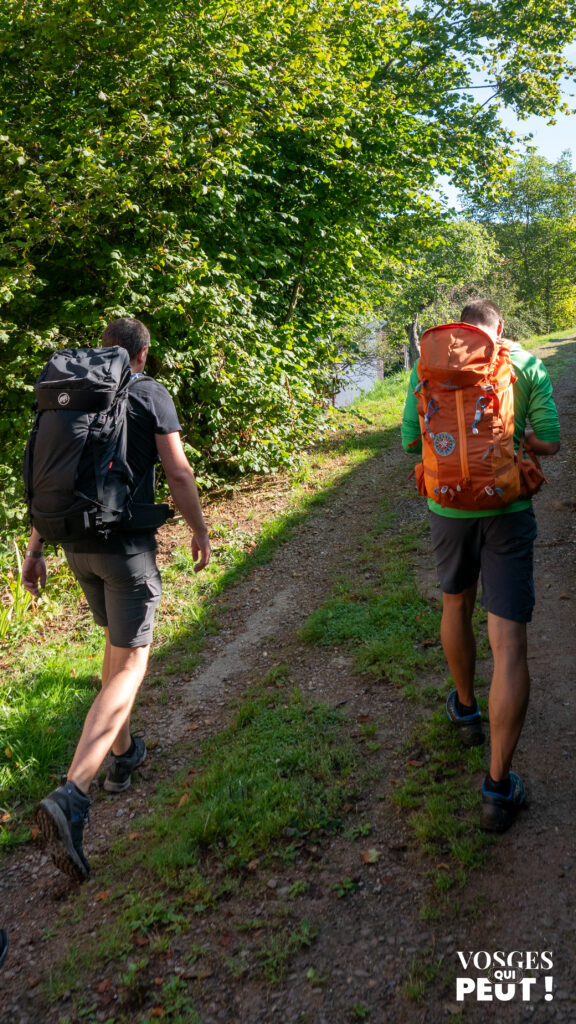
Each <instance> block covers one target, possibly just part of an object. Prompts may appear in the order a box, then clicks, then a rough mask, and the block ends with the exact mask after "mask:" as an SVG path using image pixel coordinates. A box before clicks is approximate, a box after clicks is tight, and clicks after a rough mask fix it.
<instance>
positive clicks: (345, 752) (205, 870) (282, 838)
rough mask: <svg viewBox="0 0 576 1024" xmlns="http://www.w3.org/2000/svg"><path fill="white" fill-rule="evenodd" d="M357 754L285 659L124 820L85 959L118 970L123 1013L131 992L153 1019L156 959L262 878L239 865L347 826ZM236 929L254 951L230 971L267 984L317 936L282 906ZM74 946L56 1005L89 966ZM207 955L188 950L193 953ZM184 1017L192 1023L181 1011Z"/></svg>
mask: <svg viewBox="0 0 576 1024" xmlns="http://www.w3.org/2000/svg"><path fill="white" fill-rule="evenodd" d="M360 760H361V750H360V744H359V743H356V742H355V741H354V740H353V739H352V737H351V735H350V729H349V726H348V722H347V719H346V716H345V714H344V713H343V712H342V711H340V710H334V709H333V708H329V707H327V706H324V705H319V704H313V703H310V702H308V701H305V700H304V699H303V697H302V695H301V694H300V693H299V691H298V690H296V689H295V688H294V687H293V685H292V683H291V681H290V679H289V678H288V677H287V674H286V671H285V670H284V669H283V668H282V667H281V666H279V667H277V668H275V669H272V670H271V672H270V673H269V674H268V676H267V677H266V678H265V679H264V680H263V681H262V683H261V684H260V685H259V686H257V687H255V688H253V689H252V690H251V691H249V692H248V693H247V694H246V695H245V697H244V698H243V700H242V701H241V702H240V704H239V706H238V708H237V711H236V714H235V716H234V719H233V721H232V722H231V724H230V726H229V727H228V728H227V729H225V730H224V731H223V732H222V733H220V734H218V735H216V736H214V737H212V738H210V739H208V740H206V741H205V742H204V744H203V746H202V750H201V753H200V756H199V757H198V759H197V760H196V761H195V762H194V763H193V764H191V765H190V768H191V769H192V772H191V771H190V768H189V769H187V770H186V771H183V772H181V773H180V774H179V775H178V776H176V777H175V778H173V779H172V780H171V781H170V782H168V783H166V784H165V785H164V786H163V787H162V788H161V789H160V790H159V792H158V793H157V794H156V797H155V799H154V809H153V812H152V813H150V814H148V815H146V817H144V818H142V819H141V820H134V821H133V822H132V823H131V825H132V828H134V829H135V830H137V832H138V835H139V839H138V844H134V843H131V842H130V841H129V840H128V839H127V838H123V839H121V840H118V841H117V842H116V843H115V845H114V847H113V850H112V857H111V860H112V861H114V862H115V863H118V861H119V860H121V862H122V865H123V874H122V883H121V885H116V887H115V888H113V887H112V886H113V883H112V881H110V880H109V879H108V878H107V876H106V873H105V870H104V871H101V877H100V884H101V885H102V886H106V885H108V884H109V885H110V889H109V891H106V890H104V891H105V896H104V898H103V899H102V900H101V901H100V906H101V910H102V920H101V922H100V925H98V923H97V921H96V920H93V921H92V927H93V929H94V932H93V934H91V936H90V940H89V946H90V951H89V961H90V966H91V968H92V970H93V969H94V965H95V963H98V962H99V963H100V964H101V965H103V964H106V965H108V966H106V974H107V975H111V974H112V975H114V972H116V971H121V972H123V975H124V977H123V978H121V979H120V1003H119V1007H120V1008H121V1009H124V1008H126V1007H127V1006H128V1005H131V1004H130V999H131V998H132V996H133V997H134V998H138V999H141V1000H142V1006H143V1010H142V1012H143V1014H144V1015H143V1017H142V1019H143V1020H148V1017H146V1016H145V1012H146V1009H145V1007H146V1006H147V1001H148V1000H149V997H150V992H151V991H152V989H151V982H150V977H151V976H152V977H153V972H154V969H155V968H153V966H152V957H153V956H158V955H159V956H162V955H163V954H164V953H166V952H167V951H169V949H170V946H171V942H172V939H173V938H176V937H177V936H179V935H186V934H191V933H192V934H196V932H197V928H196V925H195V920H198V919H199V918H202V917H205V916H207V915H208V916H209V915H212V914H214V915H215V916H214V918H211V917H210V916H209V920H214V921H215V922H216V923H218V922H221V920H222V918H221V916H217V915H218V914H219V910H220V906H221V904H225V903H226V902H227V901H228V900H229V898H230V896H231V895H233V894H235V893H242V892H243V890H244V888H245V887H246V888H248V889H250V890H253V888H254V886H258V884H260V885H261V884H262V882H261V880H260V881H259V876H258V875H254V873H253V872H251V871H247V870H246V868H247V866H248V864H255V863H257V864H258V865H259V866H260V865H261V866H262V867H266V865H267V864H270V863H272V864H275V865H278V864H279V863H280V862H282V861H283V860H285V862H286V863H288V862H289V861H290V859H291V857H290V856H288V857H286V858H285V859H284V858H283V857H282V853H283V851H286V852H287V853H289V852H290V850H291V848H292V847H293V844H294V842H295V841H296V840H299V841H302V840H303V839H304V838H308V839H310V840H313V841H314V842H317V841H318V840H319V838H320V837H321V835H322V834H323V833H324V832H332V831H333V830H336V829H341V828H342V826H343V823H344V821H345V817H346V813H347V811H346V808H347V807H348V806H349V801H350V794H351V793H352V792H355V791H356V790H357V787H358V785H361V784H362V771H363V769H362V765H361V764H360V763H359V762H360ZM307 888H308V883H306V882H302V881H300V880H298V881H297V882H294V883H293V884H292V885H291V886H290V887H289V890H288V892H287V895H286V901H287V905H289V906H290V908H293V907H294V906H295V904H294V903H293V901H294V900H295V899H297V898H298V897H299V896H302V895H304V894H305V893H306V891H307ZM93 898H94V894H93V893H90V892H88V891H87V892H84V891H82V892H81V893H79V894H77V896H76V898H75V912H77V913H78V915H79V919H82V917H83V915H85V914H86V913H89V912H90V911H89V907H93V906H94V904H93V903H92V902H91V901H93ZM288 915H289V916H290V925H288V923H287V917H288ZM93 916H94V915H93ZM235 930H236V931H237V932H238V933H243V932H244V933H251V932H252V933H255V934H256V936H257V938H256V940H255V942H254V948H253V949H252V951H251V953H250V958H246V959H244V958H243V957H241V956H239V955H235V956H231V957H229V958H228V959H227V961H226V966H227V967H228V969H229V971H230V972H231V973H232V974H233V976H234V977H237V976H241V975H243V974H244V973H246V972H247V971H250V972H251V973H253V974H254V975H255V976H256V977H260V978H263V979H264V980H265V981H266V982H267V983H268V984H276V983H277V982H278V981H280V980H281V979H282V978H284V976H285V974H286V971H287V969H288V967H289V965H290V962H291V960H292V959H293V957H294V956H295V955H296V953H297V952H298V951H300V950H301V949H304V948H307V947H308V946H310V945H311V944H312V942H313V941H314V938H315V934H316V930H315V928H314V926H313V924H312V923H311V922H310V921H309V920H308V919H307V918H302V919H300V920H298V919H297V918H294V914H293V913H292V911H290V912H289V911H288V909H287V906H286V908H285V909H284V907H283V906H281V907H280V908H278V909H277V910H276V911H275V916H273V918H272V920H270V917H269V915H268V916H267V918H266V920H265V922H263V921H262V920H261V918H258V919H251V920H250V921H248V922H247V921H246V920H245V919H243V920H242V921H241V922H240V923H239V924H238V925H237V926H236V928H235ZM260 931H262V933H263V935H262V936H260V935H259V934H258V933H259V932H260ZM264 933H265V934H264ZM142 944H143V945H146V953H147V955H146V957H145V958H144V959H143V958H142ZM75 953H76V955H77V960H76V962H77V973H76V975H75V976H74V973H73V971H72V965H71V963H70V961H69V959H68V958H67V959H65V960H64V962H63V964H62V965H61V967H60V968H59V969H57V970H55V971H54V972H53V973H52V976H51V979H50V985H49V992H48V994H49V995H50V998H51V999H52V1001H57V1000H58V999H59V998H61V996H62V994H63V992H64V991H67V990H73V991H79V990H80V989H81V987H82V983H81V978H82V976H83V974H84V973H85V972H86V971H87V970H88V963H87V960H86V958H85V953H83V952H82V951H81V950H80V951H79V952H78V951H75ZM203 953H204V949H203V947H200V946H198V945H195V946H194V947H193V958H192V959H193V960H196V959H198V957H199V956H202V955H203ZM148 957H149V958H150V965H149V963H148ZM144 960H146V963H144ZM126 965H128V966H126ZM156 970H157V968H156ZM165 993H166V988H165V986H162V991H161V993H158V1000H157V1002H158V1004H159V1005H161V1006H163V1007H165V1008H166V1010H168V1008H169V1007H173V1012H174V1013H176V1012H177V1011H178V1012H180V1010H178V1005H177V1003H178V1000H180V999H181V1000H182V1005H183V1006H185V1002H184V1001H185V999H187V998H188V996H187V993H186V991H185V989H179V988H177V987H175V989H174V1000H173V1002H172V1003H171V1002H169V1001H166V1002H164V996H165ZM161 997H162V998H161ZM176 997H178V999H176ZM190 1007H191V1004H190ZM171 1012H172V1011H171ZM186 1012H188V1011H186ZM182 1013H185V1010H184V1009H183V1010H182ZM190 1013H192V1009H191V1008H190ZM121 1019H122V1018H121ZM170 1019H171V1020H172V1017H170ZM174 1019H175V1020H179V1019H180V1018H179V1017H177V1016H175V1017H174ZM189 1019H190V1020H193V1019H195V1018H194V1017H192V1016H191V1017H190V1018H187V1017H186V1016H184V1017H183V1020H186V1021H188V1020H189Z"/></svg>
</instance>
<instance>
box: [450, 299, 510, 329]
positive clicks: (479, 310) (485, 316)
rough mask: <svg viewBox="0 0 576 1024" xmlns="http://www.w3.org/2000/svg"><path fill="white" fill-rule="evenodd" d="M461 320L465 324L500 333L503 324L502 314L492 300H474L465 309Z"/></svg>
mask: <svg viewBox="0 0 576 1024" xmlns="http://www.w3.org/2000/svg"><path fill="white" fill-rule="evenodd" d="M460 320H461V322H462V323H463V324H473V325H474V326H475V327H480V328H482V329H483V330H486V331H488V332H494V333H495V334H496V333H497V332H498V327H499V325H500V324H501V323H502V313H501V312H500V309H499V308H498V306H497V305H496V303H495V302H491V301H490V299H472V301H471V302H469V303H468V304H467V305H466V306H464V309H463V310H462V315H461V317H460Z"/></svg>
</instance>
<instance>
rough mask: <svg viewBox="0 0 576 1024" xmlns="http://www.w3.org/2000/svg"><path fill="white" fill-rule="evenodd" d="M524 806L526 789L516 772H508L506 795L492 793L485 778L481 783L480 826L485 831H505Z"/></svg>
mask: <svg viewBox="0 0 576 1024" xmlns="http://www.w3.org/2000/svg"><path fill="white" fill-rule="evenodd" d="M525 806H526V789H525V786H524V783H523V782H522V779H521V778H520V776H519V775H516V772H510V792H509V794H508V796H502V794H501V793H493V792H492V790H490V789H487V788H486V780H484V783H483V785H482V807H481V810H480V828H482V829H484V831H485V832H505V831H506V829H507V828H510V825H511V824H512V822H513V821H514V818H515V817H516V815H517V814H518V811H519V810H520V808H521V807H525Z"/></svg>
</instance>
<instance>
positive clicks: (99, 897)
mask: <svg viewBox="0 0 576 1024" xmlns="http://www.w3.org/2000/svg"><path fill="white" fill-rule="evenodd" d="M109 895H110V889H102V890H101V891H100V892H97V893H96V895H95V897H94V902H95V903H99V902H100V900H106V899H108V897H109Z"/></svg>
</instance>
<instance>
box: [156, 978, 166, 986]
mask: <svg viewBox="0 0 576 1024" xmlns="http://www.w3.org/2000/svg"><path fill="white" fill-rule="evenodd" d="M154 984H155V985H163V984H164V978H154Z"/></svg>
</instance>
